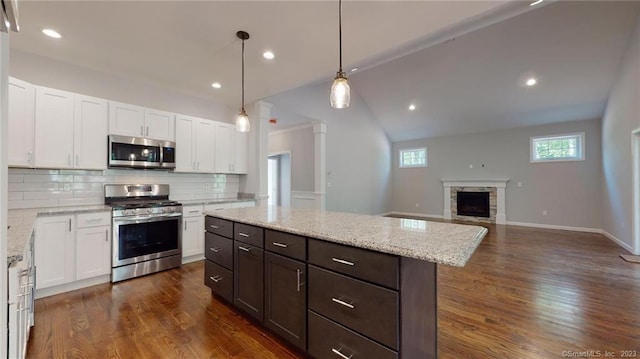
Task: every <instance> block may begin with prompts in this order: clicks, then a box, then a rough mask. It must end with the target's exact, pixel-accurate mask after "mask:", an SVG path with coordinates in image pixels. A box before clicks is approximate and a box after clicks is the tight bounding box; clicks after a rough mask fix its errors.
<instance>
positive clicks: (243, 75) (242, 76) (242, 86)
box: [242, 39, 244, 111]
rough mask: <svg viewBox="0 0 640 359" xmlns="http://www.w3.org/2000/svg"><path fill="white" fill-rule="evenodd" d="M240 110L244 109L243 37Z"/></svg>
mask: <svg viewBox="0 0 640 359" xmlns="http://www.w3.org/2000/svg"><path fill="white" fill-rule="evenodd" d="M242 110H243V111H244V39H243V40H242Z"/></svg>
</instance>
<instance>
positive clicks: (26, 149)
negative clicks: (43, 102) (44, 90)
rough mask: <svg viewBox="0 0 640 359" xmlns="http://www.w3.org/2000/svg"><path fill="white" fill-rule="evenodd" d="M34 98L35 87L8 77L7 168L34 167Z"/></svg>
mask: <svg viewBox="0 0 640 359" xmlns="http://www.w3.org/2000/svg"><path fill="white" fill-rule="evenodd" d="M35 96H36V89H35V86H33V85H32V84H30V83H27V82H24V81H21V80H18V79H14V78H12V77H9V96H8V97H9V104H8V105H9V106H8V107H9V129H8V132H9V135H8V136H7V137H8V142H9V143H8V156H7V157H8V163H9V166H16V167H33V166H34V162H33V151H34V131H35V106H36V100H35Z"/></svg>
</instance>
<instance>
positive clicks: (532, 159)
mask: <svg viewBox="0 0 640 359" xmlns="http://www.w3.org/2000/svg"><path fill="white" fill-rule="evenodd" d="M563 137H578V141H579V144H578V147H579V154H580V156H579V157H567V158H554V159H536V158H535V152H536V150H535V146H534V143H535V141H536V140H539V139H547V140H553V139H559V138H563ZM585 148H586V147H585V140H584V132H574V133H565V134H560V135H548V136H535V137H530V138H529V162H531V163H547V162H575V161H584V158H585V157H584V153H585V152H586V151H585Z"/></svg>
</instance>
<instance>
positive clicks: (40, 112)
mask: <svg viewBox="0 0 640 359" xmlns="http://www.w3.org/2000/svg"><path fill="white" fill-rule="evenodd" d="M73 100H74V99H73V94H72V93H70V92H66V91H60V90H54V89H50V88H46V87H40V86H36V116H35V117H36V126H35V128H36V131H35V166H36V167H44V168H73V160H72V157H73V116H74V114H73Z"/></svg>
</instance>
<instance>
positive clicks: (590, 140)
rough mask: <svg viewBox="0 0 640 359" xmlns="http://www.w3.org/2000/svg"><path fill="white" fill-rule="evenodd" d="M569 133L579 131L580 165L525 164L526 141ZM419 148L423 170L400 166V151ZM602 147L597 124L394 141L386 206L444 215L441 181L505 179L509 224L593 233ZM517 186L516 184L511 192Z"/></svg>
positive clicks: (596, 223) (597, 214)
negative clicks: (424, 154)
mask: <svg viewBox="0 0 640 359" xmlns="http://www.w3.org/2000/svg"><path fill="white" fill-rule="evenodd" d="M573 132H585V145H586V147H585V149H586V155H585V160H584V161H576V162H554V163H530V162H529V158H530V157H529V155H530V153H529V138H530V137H531V136H543V135H555V134H565V133H573ZM419 146H426V147H427V160H428V167H426V168H403V169H400V168H398V162H399V152H398V151H399V150H400V149H402V148H412V147H419ZM600 148H601V146H600V121H599V120H587V121H575V122H565V123H558V124H551V125H542V126H535V127H521V128H515V129H510V130H504V131H496V132H486V133H476V134H469V135H460V136H448V137H438V138H430V139H423V140H416V141H408V142H399V143H395V144H394V145H393V170H392V183H393V205H392V208H393V211H394V212H404V213H418V214H423V215H436V216H442V212H443V192H444V189H443V186H442V182H441V181H440V180H441V179H442V178H447V179H506V178H509V179H510V181H509V183H508V184H507V189H506V212H507V221H508V222H523V223H534V224H545V225H555V226H567V227H580V228H593V229H599V228H601V224H600V218H601V211H600V206H598V205H596V203H597V201H598V199H599V193H600V188H601V177H600V173H601V154H600ZM469 165H473V169H470V168H469ZM483 165H484V167H482V166H483ZM518 182H521V183H522V187H517V183H518ZM416 204H417V205H418V206H417V207H416ZM543 210H546V211H547V213H548V214H547V215H546V216H544V215H543V214H542V211H543Z"/></svg>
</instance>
